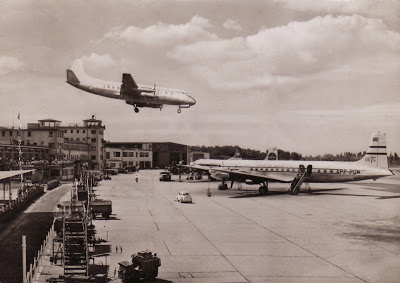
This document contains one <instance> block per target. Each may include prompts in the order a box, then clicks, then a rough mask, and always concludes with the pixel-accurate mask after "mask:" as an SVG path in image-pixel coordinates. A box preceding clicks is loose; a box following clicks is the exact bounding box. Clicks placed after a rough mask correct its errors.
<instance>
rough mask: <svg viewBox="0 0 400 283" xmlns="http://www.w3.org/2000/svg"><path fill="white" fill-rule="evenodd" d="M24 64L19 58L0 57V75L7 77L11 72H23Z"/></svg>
mask: <svg viewBox="0 0 400 283" xmlns="http://www.w3.org/2000/svg"><path fill="white" fill-rule="evenodd" d="M24 65H25V64H24V63H23V62H21V61H20V60H19V59H18V58H15V57H11V56H1V57H0V75H5V74H7V73H10V72H15V71H19V70H22V69H23V67H24Z"/></svg>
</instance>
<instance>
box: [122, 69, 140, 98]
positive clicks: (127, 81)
mask: <svg viewBox="0 0 400 283" xmlns="http://www.w3.org/2000/svg"><path fill="white" fill-rule="evenodd" d="M137 89H138V86H137V84H136V82H135V80H134V79H133V78H132V75H131V74H126V73H123V74H122V85H121V94H125V93H130V92H132V91H133V92H134V91H135V90H137Z"/></svg>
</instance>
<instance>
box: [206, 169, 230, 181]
mask: <svg viewBox="0 0 400 283" xmlns="http://www.w3.org/2000/svg"><path fill="white" fill-rule="evenodd" d="M209 172H210V177H211V178H213V179H215V180H228V179H229V174H228V173H225V172H220V171H215V170H210V171H209Z"/></svg>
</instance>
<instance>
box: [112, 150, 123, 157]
mask: <svg viewBox="0 0 400 283" xmlns="http://www.w3.org/2000/svg"><path fill="white" fill-rule="evenodd" d="M113 156H114V157H121V152H118V151H117V152H113Z"/></svg>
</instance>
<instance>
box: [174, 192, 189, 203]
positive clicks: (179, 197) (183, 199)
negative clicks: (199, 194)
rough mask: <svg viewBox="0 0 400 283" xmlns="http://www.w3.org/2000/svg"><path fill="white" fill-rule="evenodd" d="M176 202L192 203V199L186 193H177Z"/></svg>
mask: <svg viewBox="0 0 400 283" xmlns="http://www.w3.org/2000/svg"><path fill="white" fill-rule="evenodd" d="M176 200H177V201H178V202H188V203H191V202H192V197H191V196H190V194H189V193H188V192H179V194H178V195H177V196H176Z"/></svg>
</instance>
